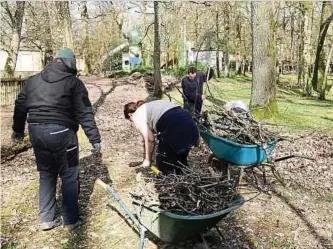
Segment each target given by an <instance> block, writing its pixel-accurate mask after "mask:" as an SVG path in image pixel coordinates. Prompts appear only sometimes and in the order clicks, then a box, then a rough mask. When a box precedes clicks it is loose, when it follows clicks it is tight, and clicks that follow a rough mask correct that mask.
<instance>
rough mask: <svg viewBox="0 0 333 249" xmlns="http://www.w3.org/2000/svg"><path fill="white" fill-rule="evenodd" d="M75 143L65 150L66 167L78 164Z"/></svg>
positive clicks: (77, 152) (77, 151)
mask: <svg viewBox="0 0 333 249" xmlns="http://www.w3.org/2000/svg"><path fill="white" fill-rule="evenodd" d="M78 149H79V148H78V146H77V145H71V146H69V148H68V149H67V150H66V153H67V162H68V167H76V166H78V165H79V150H78Z"/></svg>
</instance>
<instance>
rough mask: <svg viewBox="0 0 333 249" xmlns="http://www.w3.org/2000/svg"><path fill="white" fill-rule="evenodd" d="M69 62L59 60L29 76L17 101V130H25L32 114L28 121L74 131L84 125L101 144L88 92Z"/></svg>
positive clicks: (15, 128)
mask: <svg viewBox="0 0 333 249" xmlns="http://www.w3.org/2000/svg"><path fill="white" fill-rule="evenodd" d="M67 64H68V63H66V59H55V60H54V61H53V62H52V63H51V64H49V65H47V66H46V67H45V68H44V69H43V71H42V72H40V73H39V74H36V75H34V76H32V77H30V78H28V79H27V81H26V84H25V86H24V88H23V90H22V92H21V93H20V94H19V96H18V98H17V99H16V101H15V109H14V124H13V130H14V131H15V132H18V133H23V132H24V126H25V121H26V118H27V113H28V120H27V121H28V123H41V124H59V125H63V126H65V127H67V128H69V129H71V130H74V131H77V130H78V128H79V124H80V125H81V126H82V128H83V130H84V131H85V133H86V135H87V137H88V138H89V141H90V142H91V143H92V144H93V143H100V134H99V131H98V129H97V126H96V123H95V120H94V113H93V108H92V106H91V102H90V100H89V97H88V91H87V89H86V87H85V86H84V84H83V82H82V81H81V80H80V79H78V78H77V77H76V70H74V69H72V68H70V67H69V66H68V65H67Z"/></svg>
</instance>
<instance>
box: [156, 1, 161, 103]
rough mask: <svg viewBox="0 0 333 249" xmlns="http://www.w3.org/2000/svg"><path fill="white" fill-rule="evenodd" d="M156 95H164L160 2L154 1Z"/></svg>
mask: <svg viewBox="0 0 333 249" xmlns="http://www.w3.org/2000/svg"><path fill="white" fill-rule="evenodd" d="M154 12H155V20H154V96H155V97H158V98H160V97H162V77H161V46H160V41H161V38H160V22H159V2H157V1H155V2H154Z"/></svg>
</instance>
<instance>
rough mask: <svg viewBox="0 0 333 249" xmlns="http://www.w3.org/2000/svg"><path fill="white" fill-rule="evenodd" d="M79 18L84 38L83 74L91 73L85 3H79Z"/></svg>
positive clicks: (87, 16)
mask: <svg viewBox="0 0 333 249" xmlns="http://www.w3.org/2000/svg"><path fill="white" fill-rule="evenodd" d="M81 18H82V19H83V22H84V38H83V44H82V51H83V60H84V63H85V67H84V72H86V73H91V71H92V70H91V62H90V59H91V55H90V35H89V15H88V8H87V1H82V2H81Z"/></svg>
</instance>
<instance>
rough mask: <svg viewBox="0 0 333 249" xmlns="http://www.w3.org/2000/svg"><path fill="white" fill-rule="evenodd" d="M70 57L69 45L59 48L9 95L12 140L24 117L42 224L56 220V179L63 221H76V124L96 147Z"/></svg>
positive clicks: (19, 132)
mask: <svg viewBox="0 0 333 249" xmlns="http://www.w3.org/2000/svg"><path fill="white" fill-rule="evenodd" d="M76 74H77V70H76V59H75V55H74V53H73V51H72V50H71V49H68V48H66V49H63V50H61V51H60V52H59V53H58V54H57V55H56V57H55V59H54V60H53V62H51V63H50V64H48V65H47V66H45V68H44V69H43V70H42V71H41V72H40V73H38V74H36V75H34V76H31V77H30V78H28V79H27V81H26V84H25V86H24V87H23V89H22V91H21V93H20V94H19V95H18V98H17V99H16V101H15V109H14V117H13V127H12V128H13V134H12V139H13V141H14V142H19V141H21V140H22V139H23V137H24V130H25V122H26V120H27V122H28V124H29V125H28V130H29V135H30V141H31V144H32V147H33V150H34V154H35V157H36V164H37V170H38V171H39V212H40V213H39V214H40V226H41V229H42V230H50V229H52V228H54V227H56V226H59V225H61V219H60V218H56V183H57V177H58V175H59V176H60V177H61V180H62V186H61V187H62V198H63V201H62V209H63V210H62V211H63V225H64V227H66V228H68V229H69V230H74V229H75V228H76V227H77V226H78V225H79V212H78V194H79V172H78V165H79V146H78V139H77V135H76V133H77V131H78V128H79V124H80V125H81V126H82V128H83V130H84V132H85V134H86V136H87V137H88V138H89V141H90V143H91V144H92V146H93V148H94V149H93V151H94V152H96V153H99V152H100V150H101V145H100V143H101V138H100V134H99V130H98V128H97V126H96V123H95V120H94V113H93V108H92V105H91V102H90V100H89V97H88V91H87V89H86V87H85V85H84V84H83V82H82V81H81V80H80V79H78V78H77V77H76Z"/></svg>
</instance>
